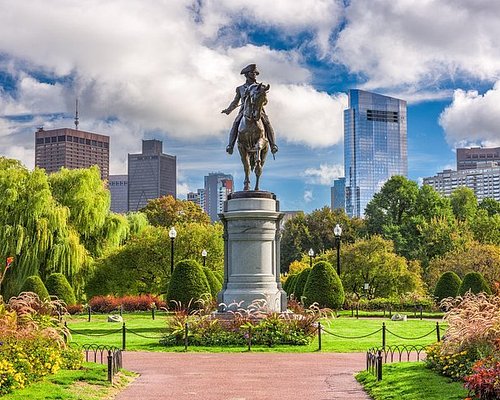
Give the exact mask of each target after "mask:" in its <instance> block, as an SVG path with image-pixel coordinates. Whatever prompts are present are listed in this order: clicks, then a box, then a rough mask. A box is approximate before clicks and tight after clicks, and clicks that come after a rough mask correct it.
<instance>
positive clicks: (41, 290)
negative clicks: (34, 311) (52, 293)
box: [20, 275, 50, 300]
mask: <svg viewBox="0 0 500 400" xmlns="http://www.w3.org/2000/svg"><path fill="white" fill-rule="evenodd" d="M20 292H33V293H36V294H37V295H38V297H39V298H40V299H41V300H48V299H49V298H50V297H49V292H48V291H47V288H46V287H45V285H44V284H43V282H42V280H41V279H40V277H39V276H37V275H33V276H28V277H27V278H26V280H25V281H24V284H23V287H22V288H21V291H20Z"/></svg>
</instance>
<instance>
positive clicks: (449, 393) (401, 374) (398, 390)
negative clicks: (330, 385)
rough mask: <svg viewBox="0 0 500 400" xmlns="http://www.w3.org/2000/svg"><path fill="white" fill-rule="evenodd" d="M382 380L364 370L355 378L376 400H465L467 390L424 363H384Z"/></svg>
mask: <svg viewBox="0 0 500 400" xmlns="http://www.w3.org/2000/svg"><path fill="white" fill-rule="evenodd" d="M382 371H383V377H382V380H381V381H378V382H377V380H376V378H375V377H374V376H373V375H372V374H370V373H368V372H366V371H364V372H360V373H359V374H358V375H356V379H357V380H358V381H359V382H360V383H361V384H362V385H363V386H364V388H365V390H366V391H367V392H368V393H369V394H370V396H371V397H372V398H373V399H374V400H391V399H394V400H399V399H405V400H422V399H425V400H459V399H460V400H463V399H464V398H465V397H467V390H466V389H464V387H463V384H462V383H460V382H453V381H451V380H450V379H449V378H446V377H443V376H441V375H438V374H437V373H435V372H434V371H431V370H430V369H427V368H426V367H425V364H424V363H422V362H407V363H397V364H385V365H384V366H383V369H382Z"/></svg>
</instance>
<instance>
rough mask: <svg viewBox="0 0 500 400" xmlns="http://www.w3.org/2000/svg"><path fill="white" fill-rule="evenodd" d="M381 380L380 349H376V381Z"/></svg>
mask: <svg viewBox="0 0 500 400" xmlns="http://www.w3.org/2000/svg"><path fill="white" fill-rule="evenodd" d="M381 380H382V351H380V350H379V351H378V355H377V381H381Z"/></svg>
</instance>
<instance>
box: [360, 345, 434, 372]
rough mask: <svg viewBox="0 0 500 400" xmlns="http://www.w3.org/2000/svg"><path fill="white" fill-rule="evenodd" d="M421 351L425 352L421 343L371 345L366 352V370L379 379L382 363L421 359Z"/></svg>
mask: <svg viewBox="0 0 500 400" xmlns="http://www.w3.org/2000/svg"><path fill="white" fill-rule="evenodd" d="M422 353H425V346H422V345H397V346H386V347H372V348H371V349H369V350H368V351H367V352H366V370H367V371H368V372H370V373H371V374H372V375H374V376H375V377H376V378H377V381H380V380H382V365H383V363H386V364H387V363H389V362H391V363H392V362H403V361H407V362H409V361H421V358H422V357H423V354H422ZM412 358H413V359H412Z"/></svg>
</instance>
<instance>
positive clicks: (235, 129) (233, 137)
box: [226, 123, 238, 154]
mask: <svg viewBox="0 0 500 400" xmlns="http://www.w3.org/2000/svg"><path fill="white" fill-rule="evenodd" d="M237 136H238V126H237V125H236V123H234V124H233V127H232V128H231V132H229V144H228V145H227V146H226V152H227V153H229V154H233V148H234V144H235V143H236V137H237Z"/></svg>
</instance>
